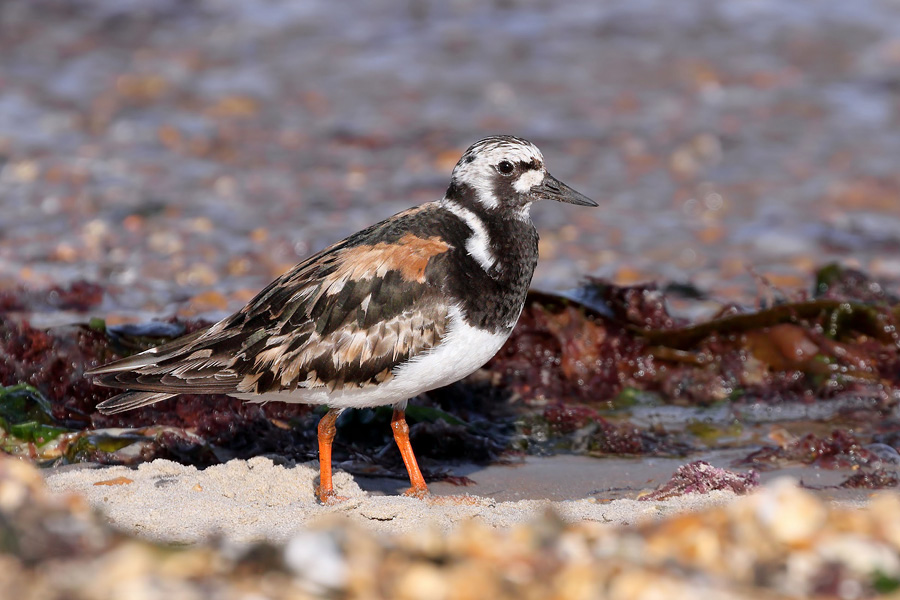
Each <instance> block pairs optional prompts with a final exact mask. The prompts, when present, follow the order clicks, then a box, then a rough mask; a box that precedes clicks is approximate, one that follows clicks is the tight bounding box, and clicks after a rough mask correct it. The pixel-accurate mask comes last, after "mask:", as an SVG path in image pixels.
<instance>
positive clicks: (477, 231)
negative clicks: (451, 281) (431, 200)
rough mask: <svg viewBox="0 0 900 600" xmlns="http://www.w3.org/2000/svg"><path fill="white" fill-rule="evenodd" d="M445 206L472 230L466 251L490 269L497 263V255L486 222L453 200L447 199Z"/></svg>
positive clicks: (482, 266)
mask: <svg viewBox="0 0 900 600" xmlns="http://www.w3.org/2000/svg"><path fill="white" fill-rule="evenodd" d="M444 207H445V208H446V209H447V210H449V211H450V212H452V213H453V214H454V215H456V216H457V217H459V218H460V219H462V220H463V221H464V222H465V223H466V225H468V226H469V229H471V230H472V235H470V236H469V238H468V239H467V240H466V252H468V253H469V256H471V257H472V258H474V259H475V260H476V262H478V264H479V265H481V268H482V269H484V270H485V271H490V270H491V269H492V268H493V267H494V265H495V264H497V257H495V256H494V252H493V251H492V250H491V238H490V236H489V235H488V232H487V229H486V228H485V226H484V223H482V221H481V219H479V218H478V215H476V214H475V213H473V212H472V211H471V210H469V209H468V208H463V207H462V206H460V205H459V204H457V203H456V202H453V201H452V200H445V201H444Z"/></svg>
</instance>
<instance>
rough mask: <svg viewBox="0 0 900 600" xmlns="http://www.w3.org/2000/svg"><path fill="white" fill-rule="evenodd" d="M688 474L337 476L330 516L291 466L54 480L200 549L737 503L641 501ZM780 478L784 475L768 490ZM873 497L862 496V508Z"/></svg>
mask: <svg viewBox="0 0 900 600" xmlns="http://www.w3.org/2000/svg"><path fill="white" fill-rule="evenodd" d="M683 463H684V461H683V460H678V459H662V460H659V459H654V460H642V461H640V460H633V461H629V460H622V459H616V460H611V461H605V460H596V459H589V458H584V457H574V456H560V457H549V458H529V459H528V460H527V461H525V463H523V464H522V465H520V466H518V467H515V466H492V467H487V468H485V469H476V468H474V467H470V468H462V469H460V470H459V471H457V472H456V474H463V473H464V472H466V471H468V476H469V477H471V478H473V479H474V480H475V483H474V484H473V485H471V486H467V487H457V486H453V485H451V484H449V483H435V484H433V485H432V486H431V488H432V490H433V492H434V494H435V497H434V498H433V499H431V500H424V501H423V500H418V499H413V498H406V497H403V496H398V495H384V492H385V491H387V492H390V493H391V494H394V493H396V492H397V491H398V490H400V489H402V482H398V481H396V480H377V479H370V478H361V481H360V482H359V483H357V481H355V480H354V479H353V478H352V477H351V476H350V475H348V474H347V473H344V472H341V471H338V472H337V473H336V474H335V487H336V490H337V492H338V493H339V494H341V495H344V496H347V497H348V498H349V499H348V500H347V501H346V502H344V503H342V504H339V505H337V506H322V505H320V504H319V503H318V502H317V501H316V499H315V496H314V493H313V490H314V487H315V483H316V481H317V477H318V470H317V469H318V465H317V463H314V462H313V463H307V464H303V465H297V466H293V467H285V466H280V465H276V464H274V463H273V462H272V461H271V460H269V459H268V458H264V457H257V458H253V459H251V460H249V461H243V460H232V461H229V462H228V463H226V464H223V465H218V466H213V467H209V468H207V469H205V470H202V471H200V470H197V469H196V468H194V467H191V466H184V465H180V464H178V463H174V462H171V461H166V460H155V461H153V462H151V463H145V464H142V465H140V466H139V467H137V468H136V469H133V468H128V467H102V468H85V467H81V468H75V469H63V470H59V471H56V472H50V473H48V475H47V476H46V481H47V484H48V486H49V487H50V489H51V490H52V491H54V492H76V493H79V494H81V495H83V496H85V497H86V498H87V500H88V502H90V504H91V505H92V506H93V507H94V508H96V509H98V510H100V511H101V512H103V513H104V514H105V515H106V516H107V518H108V519H109V521H110V522H111V523H112V524H113V525H114V526H115V527H116V528H118V529H121V530H123V531H125V532H127V533H129V534H133V535H137V536H139V537H143V538H146V539H150V540H154V541H162V542H170V543H198V542H202V541H203V540H205V539H207V538H208V537H210V536H213V535H215V536H221V537H224V538H225V539H228V540H232V541H236V542H250V541H259V540H267V541H273V542H281V541H284V540H287V539H289V538H290V537H291V535H292V534H294V533H296V532H298V531H299V530H301V529H304V528H306V527H309V526H310V525H312V524H314V523H316V522H320V521H323V520H328V519H334V518H339V519H347V520H349V521H352V522H355V523H357V524H363V525H364V526H365V527H367V528H371V529H373V530H375V531H378V532H384V533H391V534H394V533H403V532H408V531H414V530H417V529H419V528H422V527H433V528H436V529H438V530H441V531H445V532H446V531H449V530H452V529H454V528H455V527H456V526H458V525H459V524H460V523H462V522H465V521H468V520H470V519H478V520H479V521H481V522H483V523H485V524H487V525H489V526H491V527H495V528H506V527H511V526H514V525H517V524H522V523H527V522H532V521H534V520H535V519H537V518H539V517H540V516H541V515H543V514H545V513H546V512H547V511H553V512H555V513H557V514H558V515H559V516H560V517H561V518H562V519H563V520H564V521H566V522H572V523H575V522H583V521H593V522H600V523H609V524H616V525H627V524H635V523H639V522H642V521H644V520H647V519H657V518H661V517H665V516H669V515H672V514H676V513H679V512H684V511H690V510H698V509H704V508H709V507H712V506H715V505H721V504H724V503H728V502H730V501H732V500H734V499H735V498H737V496H736V495H735V494H733V493H731V492H724V491H716V492H712V493H709V494H703V495H701V494H689V495H685V496H681V497H679V498H675V499H671V500H666V501H661V502H657V501H639V500H636V498H637V497H638V495H639V493H640V492H641V490H650V489H652V488H653V487H655V486H656V485H657V483H662V482H664V481H666V480H667V479H668V477H669V476H670V475H671V473H672V471H673V470H674V469H675V468H676V467H677V466H678V465H680V464H683ZM772 478H777V474H771V475H770V477H769V478H768V479H772ZM363 488H366V489H367V490H369V491H366V490H364V489H363ZM394 488H396V489H394ZM447 496H453V497H452V498H447ZM615 496H617V499H611V498H612V497H615ZM623 496H627V497H623ZM862 498H863V495H861V494H857V495H856V498H855V503H858V502H859V500H861V499H862ZM850 500H851V498H845V499H844V500H842V503H847V502H848V501H850Z"/></svg>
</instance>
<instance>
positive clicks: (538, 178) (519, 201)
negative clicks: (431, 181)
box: [451, 136, 547, 213]
mask: <svg viewBox="0 0 900 600" xmlns="http://www.w3.org/2000/svg"><path fill="white" fill-rule="evenodd" d="M546 175H547V170H546V168H544V156H543V155H542V154H541V151H540V150H538V147H537V146H535V145H534V144H532V143H531V142H529V141H527V140H523V139H521V138H517V137H513V136H492V137H489V138H485V139H483V140H480V141H478V142H476V143H474V144H472V145H471V146H470V147H469V149H468V150H466V152H465V154H463V156H462V158H460V159H459V162H458V163H457V164H456V167H455V168H454V169H453V175H452V183H451V186H452V185H456V186H459V187H460V188H461V189H460V190H459V192H460V193H462V194H465V193H466V192H469V193H472V194H474V196H475V199H476V200H477V201H478V202H479V203H480V204H481V205H482V206H483V207H484V208H487V209H489V210H496V209H501V210H504V209H506V210H509V209H522V208H526V209H527V207H528V206H529V205H530V204H531V203H532V202H533V201H534V200H535V198H532V197H531V194H530V192H531V190H532V189H533V188H535V187H536V186H539V185H540V184H541V183H542V182H543V181H544V178H545V176H546ZM516 212H517V213H519V212H521V210H517V211H516Z"/></svg>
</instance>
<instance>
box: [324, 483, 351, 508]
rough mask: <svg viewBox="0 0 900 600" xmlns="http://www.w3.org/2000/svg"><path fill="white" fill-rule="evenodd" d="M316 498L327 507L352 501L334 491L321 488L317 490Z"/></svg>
mask: <svg viewBox="0 0 900 600" xmlns="http://www.w3.org/2000/svg"><path fill="white" fill-rule="evenodd" d="M316 498H318V499H319V502H321V503H322V504H324V505H325V506H335V505H337V504H341V503H342V502H346V501H347V500H349V499H350V498H348V497H347V496H339V495H338V494H336V493H335V491H334V490H323V489H322V488H320V487H317V488H316Z"/></svg>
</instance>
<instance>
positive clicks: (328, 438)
mask: <svg viewBox="0 0 900 600" xmlns="http://www.w3.org/2000/svg"><path fill="white" fill-rule="evenodd" d="M341 412H342V409H340V408H332V409H331V410H329V411H328V412H327V413H325V416H324V417H322V418H321V419H320V420H319V487H317V488H316V496H318V497H319V501H320V502H322V503H323V504H337V503H338V502H343V501H344V500H346V499H347V498H345V497H344V496H338V495H337V494H335V493H334V485H333V484H332V481H331V443H332V442H333V441H334V436H335V434H336V433H337V427H335V422H336V421H337V418H338V417H339V416H340V415H341Z"/></svg>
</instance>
